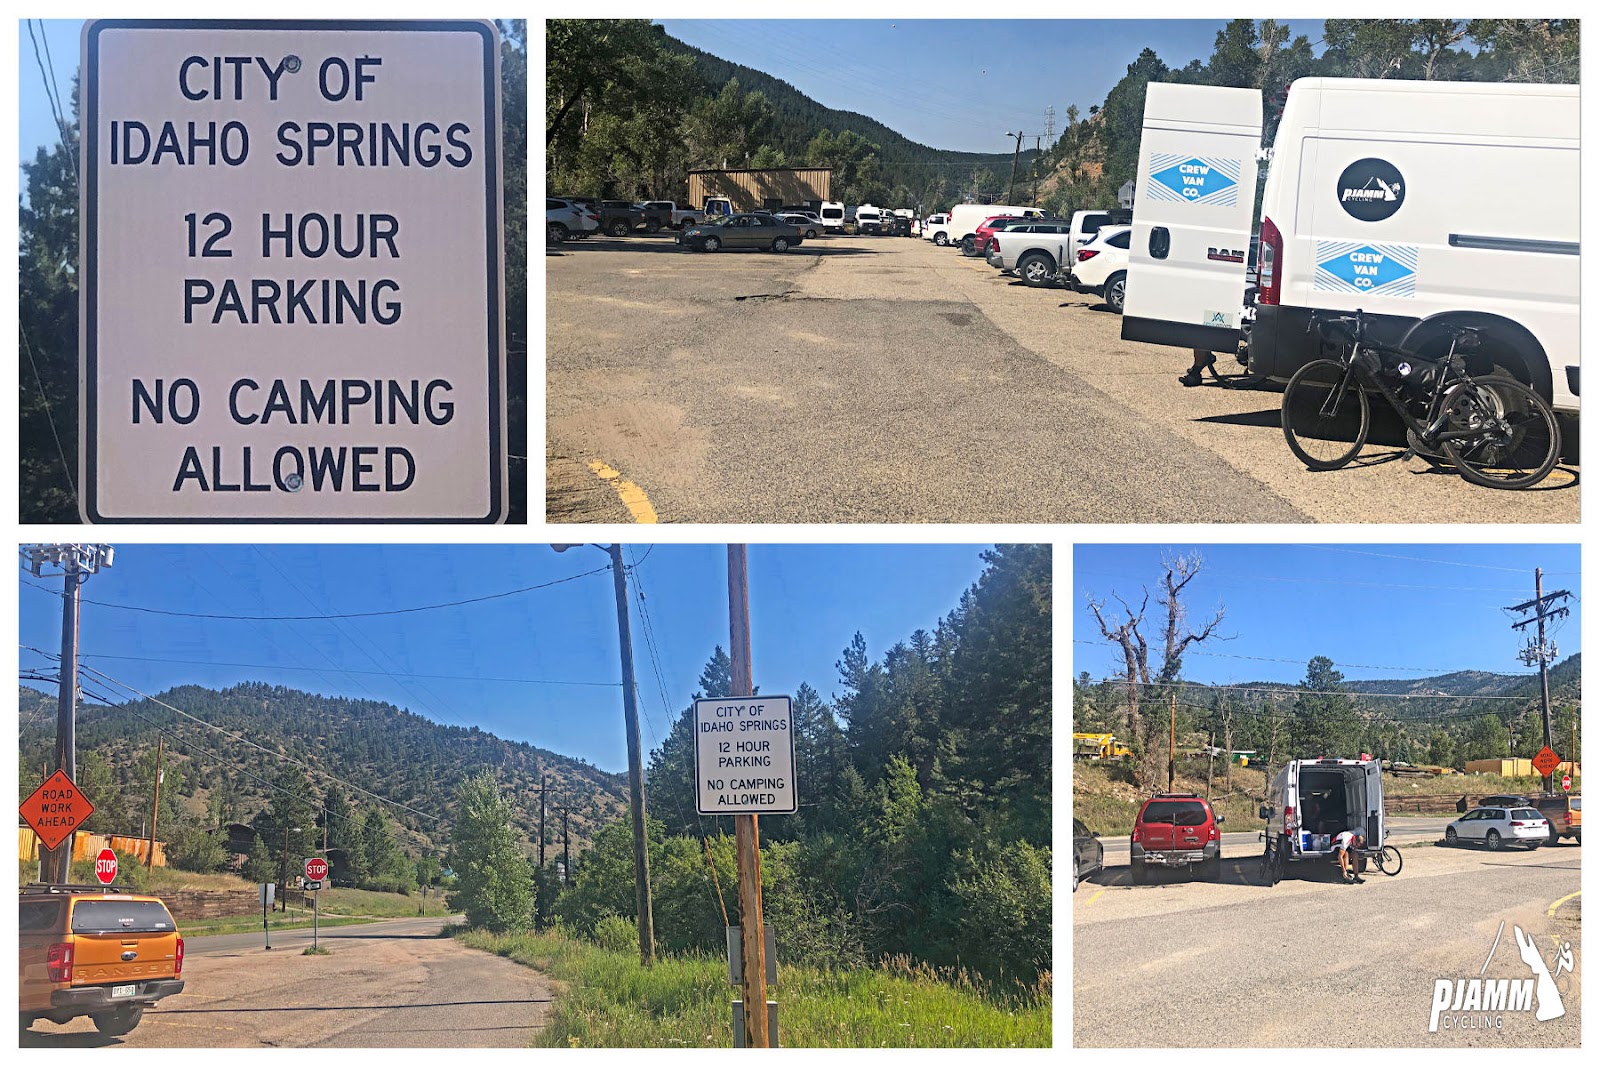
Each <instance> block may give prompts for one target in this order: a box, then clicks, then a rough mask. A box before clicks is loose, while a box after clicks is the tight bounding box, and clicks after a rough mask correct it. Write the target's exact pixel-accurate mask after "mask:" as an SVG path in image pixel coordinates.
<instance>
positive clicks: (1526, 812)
mask: <svg viewBox="0 0 1600 1067" xmlns="http://www.w3.org/2000/svg"><path fill="white" fill-rule="evenodd" d="M1511 817H1512V818H1513V819H1543V818H1544V816H1543V815H1540V814H1539V813H1538V812H1536V811H1534V810H1533V809H1532V808H1517V809H1515V810H1513V811H1512V812H1511Z"/></svg>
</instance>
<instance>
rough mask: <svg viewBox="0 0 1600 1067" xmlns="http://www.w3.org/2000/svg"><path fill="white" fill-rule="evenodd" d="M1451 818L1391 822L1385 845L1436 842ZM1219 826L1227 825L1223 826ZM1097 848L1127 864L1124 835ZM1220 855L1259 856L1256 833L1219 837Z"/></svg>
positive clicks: (1105, 839)
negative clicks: (1387, 843)
mask: <svg viewBox="0 0 1600 1067" xmlns="http://www.w3.org/2000/svg"><path fill="white" fill-rule="evenodd" d="M1455 818H1456V817H1455V816H1454V815H1452V816H1450V818H1448V819H1447V818H1444V817H1443V816H1439V817H1437V818H1420V819H1416V818H1398V817H1397V818H1391V819H1389V820H1388V823H1389V844H1391V845H1400V844H1406V843H1409V842H1413V841H1437V840H1439V839H1440V838H1442V837H1444V828H1445V827H1446V826H1448V825H1449V824H1450V823H1452V822H1454V821H1455ZM1223 825H1227V824H1226V823H1224V824H1223ZM1100 845H1101V847H1103V848H1104V849H1105V856H1106V863H1108V864H1119V863H1127V862H1128V835H1127V834H1117V835H1116V836H1114V837H1112V836H1107V837H1102V838H1101V839H1100ZM1222 854H1223V855H1224V856H1228V857H1233V858H1240V857H1255V856H1259V855H1260V854H1261V836H1260V831H1259V830H1240V831H1238V832H1229V833H1224V834H1223V835H1222Z"/></svg>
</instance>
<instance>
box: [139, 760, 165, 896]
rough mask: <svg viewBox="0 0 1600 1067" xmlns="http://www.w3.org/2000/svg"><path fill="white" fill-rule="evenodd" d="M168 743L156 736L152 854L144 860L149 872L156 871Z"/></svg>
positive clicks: (151, 809) (151, 827) (151, 816)
mask: <svg viewBox="0 0 1600 1067" xmlns="http://www.w3.org/2000/svg"><path fill="white" fill-rule="evenodd" d="M166 741H167V739H166V738H165V737H162V736H161V735H160V734H157V735H156V790H155V796H154V797H152V798H151V800H150V852H149V854H148V855H146V856H145V858H144V869H145V870H147V871H150V870H154V869H155V865H156V819H157V818H158V817H159V816H160V814H161V777H162V771H161V754H162V751H163V750H164V748H165V745H166Z"/></svg>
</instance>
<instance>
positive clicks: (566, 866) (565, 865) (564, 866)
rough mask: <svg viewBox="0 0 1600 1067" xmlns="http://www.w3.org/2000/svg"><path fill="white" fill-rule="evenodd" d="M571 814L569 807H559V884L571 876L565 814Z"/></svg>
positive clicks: (570, 848)
mask: <svg viewBox="0 0 1600 1067" xmlns="http://www.w3.org/2000/svg"><path fill="white" fill-rule="evenodd" d="M570 814H572V809H571V808H562V809H561V884H562V885H566V884H567V882H568V881H570V880H571V878H572V839H571V837H569V836H568V834H567V816H568V815H570Z"/></svg>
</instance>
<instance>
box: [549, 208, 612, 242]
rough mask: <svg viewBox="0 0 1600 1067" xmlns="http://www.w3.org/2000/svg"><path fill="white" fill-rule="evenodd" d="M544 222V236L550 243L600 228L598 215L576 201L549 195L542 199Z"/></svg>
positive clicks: (585, 234)
mask: <svg viewBox="0 0 1600 1067" xmlns="http://www.w3.org/2000/svg"><path fill="white" fill-rule="evenodd" d="M544 223H545V236H546V238H547V239H548V240H549V241H550V242H551V243H552V244H560V243H561V242H562V241H565V240H567V239H568V238H570V237H578V238H582V237H587V236H588V235H589V234H591V233H594V232H595V231H596V230H598V229H600V216H599V215H598V214H596V213H595V212H593V211H590V210H589V209H588V208H587V207H585V206H583V205H581V204H579V203H577V202H576V201H573V200H567V199H564V198H562V197H554V196H550V197H546V198H545V201H544Z"/></svg>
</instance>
